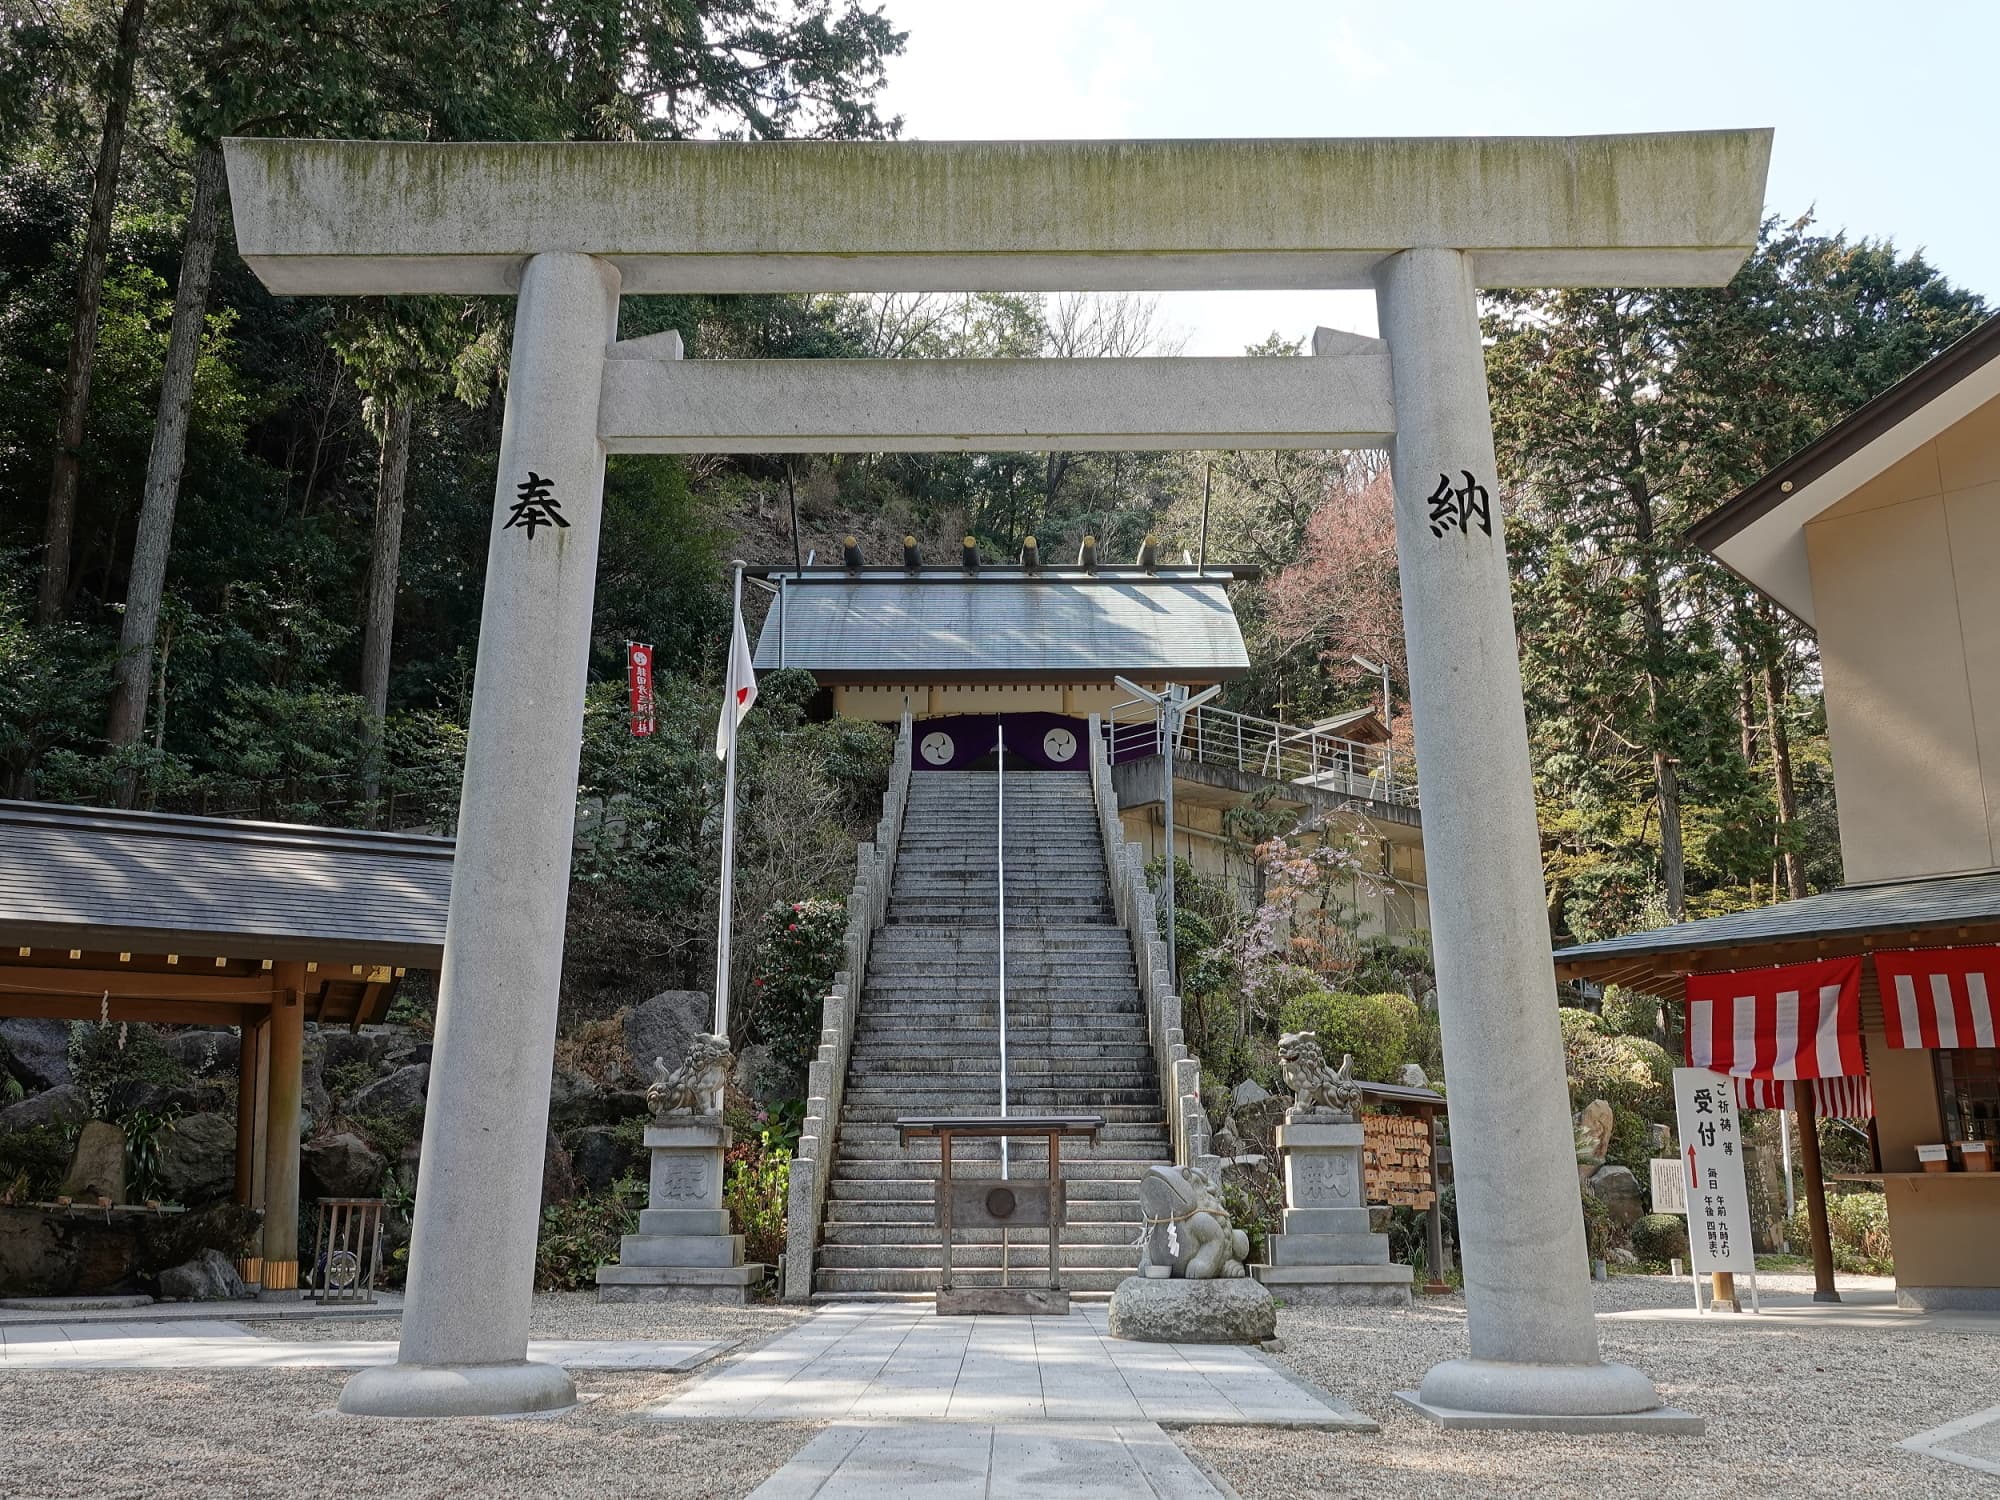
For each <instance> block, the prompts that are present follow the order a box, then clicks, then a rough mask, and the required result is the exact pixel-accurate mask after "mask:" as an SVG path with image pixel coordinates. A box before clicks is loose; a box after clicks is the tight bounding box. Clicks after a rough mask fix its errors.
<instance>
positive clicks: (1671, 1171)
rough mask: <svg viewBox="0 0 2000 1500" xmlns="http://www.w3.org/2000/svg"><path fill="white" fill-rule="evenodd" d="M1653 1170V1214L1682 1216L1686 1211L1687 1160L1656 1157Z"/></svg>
mask: <svg viewBox="0 0 2000 1500" xmlns="http://www.w3.org/2000/svg"><path fill="white" fill-rule="evenodd" d="M1652 1168H1653V1212H1654V1213H1656V1214H1684V1213H1686V1212H1687V1211H1688V1172H1687V1160H1686V1159H1685V1158H1684V1157H1678V1156H1656V1157H1654V1158H1653V1160H1652Z"/></svg>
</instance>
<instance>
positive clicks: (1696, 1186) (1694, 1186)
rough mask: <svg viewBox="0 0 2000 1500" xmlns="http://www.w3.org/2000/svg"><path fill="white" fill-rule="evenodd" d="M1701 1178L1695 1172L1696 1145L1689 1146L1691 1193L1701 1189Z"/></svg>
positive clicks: (1689, 1190)
mask: <svg viewBox="0 0 2000 1500" xmlns="http://www.w3.org/2000/svg"><path fill="white" fill-rule="evenodd" d="M1700 1183H1701V1179H1700V1178H1699V1177H1697V1176H1695V1172H1694V1147H1693V1146H1692V1145H1690V1146H1689V1147H1688V1192H1689V1194H1690V1195H1692V1194H1694V1193H1698V1192H1700V1191H1701V1187H1700Z"/></svg>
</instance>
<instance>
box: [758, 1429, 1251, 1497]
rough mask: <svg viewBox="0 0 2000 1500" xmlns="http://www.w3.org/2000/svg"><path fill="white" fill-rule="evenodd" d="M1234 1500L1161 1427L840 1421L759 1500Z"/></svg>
mask: <svg viewBox="0 0 2000 1500" xmlns="http://www.w3.org/2000/svg"><path fill="white" fill-rule="evenodd" d="M885 1495H893V1496H895V1497H896V1500H1233V1492H1232V1491H1230V1490H1228V1489H1227V1488H1224V1487H1221V1486H1218V1485H1217V1484H1216V1483H1215V1482H1214V1481H1213V1480H1211V1479H1210V1478H1209V1476H1208V1475H1207V1474H1206V1473H1204V1472H1203V1471H1202V1469H1201V1467H1200V1466H1199V1465H1198V1464H1196V1463H1195V1462H1194V1460H1192V1459H1191V1458H1189V1457H1188V1455H1187V1454H1185V1453H1183V1452H1182V1451H1181V1450H1180V1449H1179V1448H1178V1447H1176V1446H1175V1445H1174V1441H1173V1439H1172V1438H1170V1437H1168V1436H1167V1435H1166V1433H1164V1432H1162V1431H1161V1430H1160V1427H1159V1425H1158V1424H1157V1423H1154V1422H1036V1423H1021V1424H1010V1425H1007V1426H989V1425H986V1424H984V1423H970V1422H967V1423H957V1424H951V1423H946V1424H930V1423H911V1422H900V1423H886V1424H876V1423H865V1422H838V1423H835V1424H834V1425H833V1426H830V1427H828V1428H826V1429H825V1430H824V1431H823V1432H821V1433H820V1434H819V1435H818V1436H817V1437H815V1438H814V1439H813V1440H812V1441H811V1442H810V1443H808V1444H806V1446H805V1447H804V1448H803V1449H801V1450H800V1451H799V1454H798V1456H797V1457H796V1458H794V1459H793V1460H792V1461H791V1462H790V1463H788V1464H786V1465H785V1467H784V1468H782V1469H780V1470H779V1471H778V1472H777V1473H776V1474H773V1475H772V1476H771V1477H770V1478H769V1479H768V1480H766V1481H765V1482H764V1483H763V1484H762V1485H760V1486H759V1487H758V1488H757V1489H756V1490H755V1491H754V1492H753V1493H752V1495H751V1497H750V1500H882V1497H883V1496H885Z"/></svg>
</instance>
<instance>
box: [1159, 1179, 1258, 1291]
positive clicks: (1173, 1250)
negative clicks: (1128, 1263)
mask: <svg viewBox="0 0 2000 1500" xmlns="http://www.w3.org/2000/svg"><path fill="white" fill-rule="evenodd" d="M1139 1213H1140V1215H1141V1216H1142V1217H1143V1218H1144V1219H1145V1221H1146V1229H1145V1237H1144V1239H1143V1241H1142V1243H1141V1247H1140V1250H1139V1274H1140V1275H1141V1276H1144V1275H1145V1274H1146V1268H1147V1267H1148V1266H1165V1267H1167V1269H1168V1273H1169V1275H1170V1276H1174V1277H1179V1278H1183V1279H1185V1280H1188V1281H1214V1280H1217V1279H1226V1278H1230V1277H1236V1276H1245V1275H1248V1274H1249V1272H1248V1270H1247V1269H1246V1268H1245V1266H1244V1264H1243V1263H1244V1262H1245V1261H1246V1260H1248V1259H1249V1258H1250V1236H1249V1235H1247V1234H1245V1233H1244V1232H1243V1231H1242V1230H1240V1229H1238V1228H1236V1227H1235V1225H1234V1224H1232V1223H1231V1222H1230V1218H1229V1210H1227V1209H1226V1208H1224V1207H1223V1206H1222V1187H1221V1184H1220V1183H1219V1182H1218V1181H1217V1179H1216V1174H1214V1173H1212V1172H1208V1171H1204V1170H1203V1169H1202V1168H1200V1167H1154V1168H1152V1169H1151V1170H1150V1171H1148V1172H1147V1173H1146V1175H1145V1177H1144V1178H1143V1179H1142V1180H1141V1181H1140V1183H1139Z"/></svg>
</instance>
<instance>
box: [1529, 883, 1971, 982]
mask: <svg viewBox="0 0 2000 1500" xmlns="http://www.w3.org/2000/svg"><path fill="white" fill-rule="evenodd" d="M1996 921H2000V871H1985V872H1982V873H1980V874H1977V875H1940V876H1935V877H1933V878H1931V879H1929V880H1904V881H1897V882H1894V883H1891V884H1884V885H1849V886H1842V887H1841V888H1840V889H1839V890H1834V891H1826V892H1823V893H1822V894H1820V895H1817V896H1807V897H1804V898H1803V899H1801V900H1798V901H1781V902H1779V903H1778V904H1777V905H1776V906H1761V907H1758V908H1756V909H1755V910H1753V911H1735V912H1730V913H1729V914H1727V915H1726V916H1720V917H1705V918H1703V919H1702V920H1701V921H1698V922H1681V923H1678V924H1676V925H1675V926H1672V927H1660V928H1655V929H1654V930H1653V931H1651V932H1635V933H1631V934H1629V935H1628V936H1625V937H1616V938H1606V939H1605V940H1604V941H1602V942H1597V943H1579V944H1577V945H1576V946H1575V947H1572V948H1558V949H1557V950H1556V954H1555V957H1556V962H1557V963H1558V964H1572V963H1578V962H1589V961H1596V960H1599V959H1617V958H1628V957H1629V958H1644V957H1649V956H1651V955H1654V954H1664V953H1692V952H1699V951H1701V950H1703V949H1708V948H1741V947H1747V946H1750V945H1752V944H1761V943H1784V942H1792V941H1796V940H1798V939H1802V938H1858V937H1865V936H1867V935H1869V934H1871V933H1882V932H1902V931H1907V930H1909V929H1912V928H1925V927H1954V926H1961V925H1966V926H1969V925H1975V924H1979V923H1989V922H1996Z"/></svg>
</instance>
